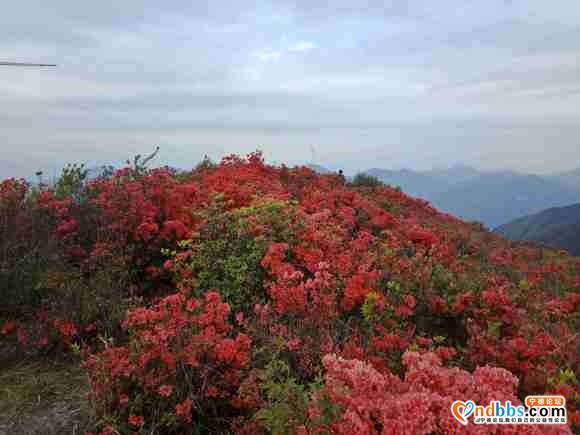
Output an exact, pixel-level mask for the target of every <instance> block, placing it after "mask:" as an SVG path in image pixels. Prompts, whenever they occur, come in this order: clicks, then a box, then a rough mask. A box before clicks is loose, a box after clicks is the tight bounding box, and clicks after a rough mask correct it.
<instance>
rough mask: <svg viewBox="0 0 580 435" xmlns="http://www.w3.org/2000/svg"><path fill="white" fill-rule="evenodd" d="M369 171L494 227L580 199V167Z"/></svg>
mask: <svg viewBox="0 0 580 435" xmlns="http://www.w3.org/2000/svg"><path fill="white" fill-rule="evenodd" d="M320 168H321V167H319V168H318V170H320ZM322 169H324V168H322ZM365 172H366V173H367V174H369V175H373V176H375V177H377V178H379V179H380V180H381V181H383V182H385V183H387V184H390V185H392V186H399V187H401V189H402V190H403V191H404V192H405V193H407V194H409V195H411V196H415V197H419V198H423V199H425V200H427V201H429V202H430V203H431V204H432V205H433V206H434V207H436V208H438V209H440V210H442V211H445V212H448V213H451V214H453V215H456V216H458V217H460V218H462V219H464V220H468V221H479V222H481V223H483V224H484V225H486V226H487V227H489V228H492V229H493V228H496V227H498V226H500V225H503V224H506V223H508V222H511V221H513V220H514V219H517V218H520V217H522V216H526V215H530V214H534V213H538V212H540V211H542V210H545V209H547V208H553V207H562V206H567V205H570V204H574V203H578V202H580V169H579V170H575V171H570V172H564V173H557V174H550V175H534V174H523V173H518V172H513V171H490V172H484V171H480V170H478V169H476V168H473V167H471V166H467V165H456V166H452V167H450V168H446V169H432V170H428V171H416V170H412V169H401V170H389V169H379V168H373V169H369V170H367V171H365Z"/></svg>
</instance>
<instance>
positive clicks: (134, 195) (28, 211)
mask: <svg viewBox="0 0 580 435" xmlns="http://www.w3.org/2000/svg"><path fill="white" fill-rule="evenodd" d="M65 175H66V177H65V178H63V182H62V183H61V184H57V186H58V188H57V189H54V188H49V187H46V186H45V187H41V188H40V189H38V190H36V191H34V192H31V189H30V187H29V186H28V185H27V184H26V183H24V182H18V181H15V180H8V181H7V182H4V184H3V185H2V186H3V187H2V189H0V212H1V213H2V214H1V216H2V219H3V220H2V222H1V225H2V233H1V234H2V240H0V245H1V246H2V247H3V249H4V252H11V253H18V258H41V259H42V267H38V266H37V265H35V264H33V266H34V270H39V271H40V272H38V274H34V273H27V272H25V271H26V270H27V269H26V268H24V266H21V265H19V263H18V261H16V260H15V259H14V258H13V257H14V255H8V254H4V255H3V257H2V269H1V272H2V275H1V277H2V279H5V280H6V281H5V282H8V283H9V284H10V285H9V287H10V289H11V290H10V291H8V290H2V291H6V293H5V294H6V296H5V297H4V300H3V301H2V304H6V306H9V304H14V303H16V302H15V301H17V293H18V292H15V287H14V285H15V283H16V282H17V279H16V278H13V277H14V276H26V277H27V279H28V280H29V281H30V282H29V283H28V284H26V288H37V289H41V291H40V292H37V293H34V295H35V298H26V299H24V300H21V301H20V302H18V304H20V305H24V306H26V307H28V310H27V311H28V312H27V314H26V315H25V316H14V315H11V316H6V317H7V318H6V319H4V321H3V322H2V323H0V336H1V337H3V339H8V340H16V341H18V342H20V344H21V345H22V346H23V347H24V348H25V349H33V348H36V349H38V348H41V349H48V348H50V349H52V350H53V351H58V352H67V351H70V350H76V351H79V350H80V352H81V354H82V355H83V358H84V363H83V367H84V368H85V369H86V371H87V373H88V375H89V378H90V381H91V394H90V397H89V400H90V401H91V403H92V404H93V405H94V407H95V410H96V411H97V413H98V414H99V416H100V417H101V420H100V421H101V423H100V425H99V427H97V428H95V433H102V434H108V433H110V434H112V433H176V434H177V433H191V434H194V433H228V432H229V433H248V434H259V433H265V434H266V433H274V434H291V433H302V434H318V433H320V434H322V433H360V434H375V433H377V434H380V433H409V434H424V433H460V432H464V431H465V430H466V428H464V427H463V426H461V425H460V424H459V423H458V422H456V421H455V420H454V419H453V418H452V416H451V414H450V412H449V406H450V403H452V402H453V401H454V400H470V399H471V400H475V401H476V402H478V403H479V404H482V405H487V403H486V402H488V401H490V400H511V401H512V403H516V402H517V403H519V402H518V401H521V400H522V399H523V398H524V397H525V396H526V395H528V394H545V393H546V394H548V393H550V394H560V395H563V396H565V397H566V399H567V405H568V419H569V421H570V426H571V427H573V425H575V424H576V425H577V424H578V423H579V414H578V410H577V406H578V403H579V396H578V395H579V394H580V389H579V386H578V380H577V373H578V364H579V355H580V352H579V349H578V343H579V342H580V341H579V340H578V312H579V308H580V307H579V305H580V296H579V293H578V290H579V287H580V259H577V258H574V257H570V256H568V255H566V254H565V253H562V252H557V251H553V250H550V249H548V248H545V247H538V246H534V245H532V244H514V243H511V242H508V241H506V240H504V239H502V238H501V237H499V236H497V235H494V234H492V233H489V232H487V231H486V230H485V228H483V227H482V226H481V225H478V224H475V223H465V222H462V221H460V220H458V219H456V218H454V217H453V216H450V215H446V214H443V213H440V212H438V211H437V210H435V209H434V208H432V207H431V206H430V205H429V204H428V203H426V202H425V201H422V200H417V199H413V198H411V197H409V196H407V195H405V194H404V193H402V192H401V191H400V190H397V189H392V188H390V187H389V186H385V185H383V184H381V183H375V182H374V181H373V182H370V181H369V180H359V182H356V183H351V184H348V183H345V180H344V179H343V178H342V177H340V176H338V175H333V174H326V175H319V174H316V173H315V172H313V171H312V170H310V169H308V168H305V167H298V168H288V167H285V166H281V167H276V166H270V165H267V164H266V163H265V162H264V160H263V158H262V156H261V154H259V153H254V154H251V155H249V156H247V157H245V158H242V157H238V156H231V157H227V158H225V159H224V160H223V161H222V162H220V163H219V164H213V163H210V162H204V164H201V165H198V167H196V168H195V169H193V170H191V171H188V172H180V173H178V172H176V171H173V170H169V169H163V168H158V169H151V170H150V169H147V168H146V167H144V166H143V165H138V164H137V163H135V164H133V165H131V166H128V167H127V168H123V169H121V170H119V171H117V172H115V173H112V174H110V175H108V176H106V177H101V178H99V179H96V180H93V181H87V180H85V179H84V178H83V172H82V168H79V167H69V168H68V172H67V173H66V174H65ZM371 181H372V180H371ZM35 216H42V222H43V225H42V226H38V227H36V226H35V225H34V222H37V221H35V220H34V219H37V218H35ZM30 228H38V229H37V230H35V231H36V232H35V231H32V232H31V231H29V229H30ZM40 229H42V231H40ZM41 233H42V234H44V236H43V237H44V238H42V239H41V235H40V234H41ZM41 241H42V243H41ZM40 247H42V250H39V249H40ZM36 252H42V253H43V255H41V256H36V257H35V256H34V255H35V253H36ZM18 274H20V275H18ZM6 277H11V278H6ZM22 282H24V281H22ZM2 312H13V311H10V310H4V311H2ZM31 319H33V321H31ZM542 429H546V430H551V431H552V433H570V428H566V427H559V426H558V427H542ZM468 430H471V431H472V432H474V433H519V432H522V431H528V432H529V433H536V432H537V430H536V429H535V428H533V427H509V426H501V427H495V426H470V427H468ZM534 431H536V432H534Z"/></svg>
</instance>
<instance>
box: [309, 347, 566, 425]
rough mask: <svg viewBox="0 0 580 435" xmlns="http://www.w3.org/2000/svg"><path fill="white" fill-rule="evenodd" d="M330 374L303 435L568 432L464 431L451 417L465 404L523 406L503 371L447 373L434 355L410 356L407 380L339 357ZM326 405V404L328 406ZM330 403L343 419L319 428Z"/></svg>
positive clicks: (328, 361)
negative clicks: (457, 404) (494, 402)
mask: <svg viewBox="0 0 580 435" xmlns="http://www.w3.org/2000/svg"><path fill="white" fill-rule="evenodd" d="M323 363H324V366H325V368H326V370H327V372H326V376H325V384H324V388H323V389H321V390H320V391H318V392H317V393H316V396H315V399H314V401H313V403H312V404H311V407H310V409H309V411H308V415H309V420H310V421H311V422H312V423H313V426H314V429H312V428H311V429H310V430H308V429H307V426H308V425H305V426H302V427H301V428H300V429H299V432H302V433H329V432H330V433H336V434H353V433H356V434H361V435H363V434H364V435H366V434H368V435H370V434H429V433H445V434H463V433H474V434H482V433H494V434H514V433H522V434H523V433H526V434H549V433H552V434H566V433H571V432H570V430H569V429H568V428H567V427H565V426H544V427H541V428H538V427H537V426H514V425H495V426H476V425H471V426H467V427H465V426H462V425H461V424H460V423H458V422H457V421H456V420H455V419H454V418H453V417H452V415H451V413H450V412H449V409H450V407H451V404H452V403H453V402H454V401H455V400H458V398H461V399H462V400H473V401H474V402H475V403H478V404H486V405H487V404H488V403H489V402H490V401H491V400H499V401H502V402H505V401H508V400H509V401H511V403H512V404H514V406H517V405H521V402H519V400H518V398H517V395H516V387H517V383H518V380H517V378H516V377H514V376H513V375H512V374H511V373H510V372H508V371H507V370H504V369H499V368H492V367H489V366H486V367H478V368H477V369H476V370H475V371H474V372H473V374H470V373H469V372H466V371H464V370H461V369H458V368H444V367H442V365H441V359H440V358H439V357H438V356H437V355H436V354H435V353H432V352H427V353H423V354H419V353H417V352H406V353H405V354H404V355H403V363H404V365H405V367H406V374H405V378H404V380H401V379H399V378H398V377H396V376H394V375H392V374H390V373H380V372H378V371H377V370H375V369H374V368H372V367H371V366H370V365H367V364H365V363H364V362H362V361H359V360H345V359H342V358H339V357H336V356H335V355H327V356H325V357H324V359H323ZM325 402H326V403H325ZM328 403H330V404H332V405H334V406H335V407H337V408H338V409H340V417H339V418H337V419H336V420H335V421H332V422H331V423H329V424H325V425H321V424H320V422H321V421H322V417H324V413H325V412H328V409H329V408H328Z"/></svg>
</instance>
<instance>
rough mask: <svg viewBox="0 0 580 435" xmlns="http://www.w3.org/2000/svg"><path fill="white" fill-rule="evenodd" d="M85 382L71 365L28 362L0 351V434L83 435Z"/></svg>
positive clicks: (85, 425) (88, 420)
mask: <svg viewBox="0 0 580 435" xmlns="http://www.w3.org/2000/svg"><path fill="white" fill-rule="evenodd" d="M87 391H88V384H87V379H86V376H85V374H84V373H83V371H82V370H81V369H80V368H79V367H78V364H77V363H74V362H70V361H69V362H53V361H42V362H39V361H38V360H37V361H28V360H24V359H22V358H17V357H15V355H14V351H13V350H12V349H6V348H4V349H0V434H1V435H4V434H6V435H20V434H39V435H40V434H42V435H57V434H58V435H61V434H62V435H66V434H74V435H77V434H81V435H82V434H83V433H84V432H85V431H86V430H88V429H89V427H90V423H91V420H92V418H91V413H90V410H89V407H88V405H87V401H86V398H85V397H86V393H87Z"/></svg>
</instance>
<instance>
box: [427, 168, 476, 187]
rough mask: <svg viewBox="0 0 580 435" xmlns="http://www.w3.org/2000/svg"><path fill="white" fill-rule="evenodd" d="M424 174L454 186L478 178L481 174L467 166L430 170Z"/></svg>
mask: <svg viewBox="0 0 580 435" xmlns="http://www.w3.org/2000/svg"><path fill="white" fill-rule="evenodd" d="M426 174H429V175H431V176H433V177H435V178H437V179H438V180H444V181H445V182H447V183H452V184H455V183H461V182H464V181H467V180H470V179H472V178H475V177H478V176H480V175H481V174H482V173H481V172H480V171H478V170H477V169H475V168H473V167H471V166H468V165H455V166H451V167H450V168H445V169H432V170H430V171H427V172H426Z"/></svg>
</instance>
